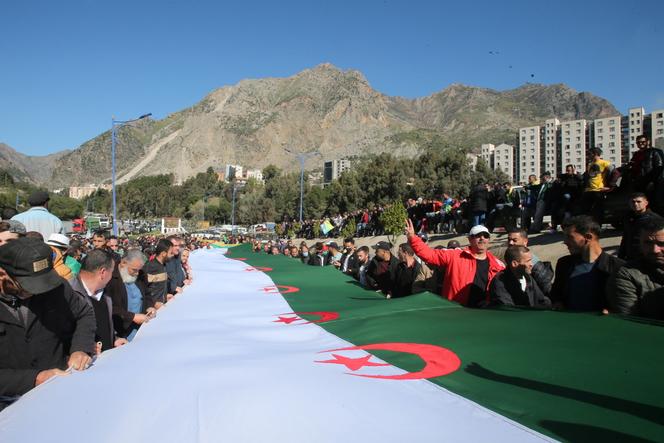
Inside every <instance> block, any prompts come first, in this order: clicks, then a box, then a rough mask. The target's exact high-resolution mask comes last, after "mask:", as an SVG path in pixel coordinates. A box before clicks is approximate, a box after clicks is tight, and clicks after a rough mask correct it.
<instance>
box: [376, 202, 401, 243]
mask: <svg viewBox="0 0 664 443" xmlns="http://www.w3.org/2000/svg"><path fill="white" fill-rule="evenodd" d="M406 218H408V213H407V212H406V208H405V207H404V205H403V203H402V202H401V201H399V200H397V201H395V202H394V203H392V204H391V205H389V206H387V207H386V208H385V210H384V211H383V213H382V214H381V216H380V222H381V223H382V224H383V226H384V227H385V232H386V233H387V235H388V238H389V239H390V242H391V243H392V244H394V243H396V239H397V237H398V236H399V235H401V234H402V233H403V231H404V227H405V225H406Z"/></svg>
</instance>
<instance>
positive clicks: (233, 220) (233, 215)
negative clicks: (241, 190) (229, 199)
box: [231, 182, 237, 232]
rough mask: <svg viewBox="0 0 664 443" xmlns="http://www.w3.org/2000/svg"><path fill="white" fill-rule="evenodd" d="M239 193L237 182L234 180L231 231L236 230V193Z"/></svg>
mask: <svg viewBox="0 0 664 443" xmlns="http://www.w3.org/2000/svg"><path fill="white" fill-rule="evenodd" d="M236 193H237V184H236V183H235V182H233V205H232V207H231V232H233V231H235V194H236Z"/></svg>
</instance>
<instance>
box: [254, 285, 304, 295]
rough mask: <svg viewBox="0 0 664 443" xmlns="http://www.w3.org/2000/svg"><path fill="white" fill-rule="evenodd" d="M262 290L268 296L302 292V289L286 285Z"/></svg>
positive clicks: (272, 286) (267, 287)
mask: <svg viewBox="0 0 664 443" xmlns="http://www.w3.org/2000/svg"><path fill="white" fill-rule="evenodd" d="M261 290H262V291H263V292H265V293H267V294H291V293H293V292H300V288H296V287H295V286H286V285H271V286H265V287H264V288H263V289H261Z"/></svg>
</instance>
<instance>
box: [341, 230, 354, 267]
mask: <svg viewBox="0 0 664 443" xmlns="http://www.w3.org/2000/svg"><path fill="white" fill-rule="evenodd" d="M356 262H357V256H356V255H355V240H353V239H352V238H350V237H349V238H346V239H344V253H343V255H342V256H341V266H340V267H339V270H340V271H341V272H343V273H348V270H349V269H353V268H354V267H355V263H356Z"/></svg>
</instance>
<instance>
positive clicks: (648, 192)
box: [253, 136, 664, 320]
mask: <svg viewBox="0 0 664 443" xmlns="http://www.w3.org/2000/svg"><path fill="white" fill-rule="evenodd" d="M637 146H638V147H639V151H638V152H637V153H635V155H634V157H633V158H632V160H631V162H630V163H629V164H628V165H626V167H623V168H621V170H616V169H615V168H612V167H611V165H610V164H609V163H608V162H606V161H604V160H602V159H601V150H600V149H598V148H592V149H590V159H589V165H588V170H587V171H586V172H585V173H584V174H578V173H576V171H574V167H573V166H568V167H567V171H566V173H565V174H564V175H562V176H561V177H559V178H558V179H556V180H552V179H551V175H550V174H548V173H545V174H544V175H543V177H542V181H541V182H540V181H538V180H537V179H536V177H532V176H531V178H530V183H529V184H528V185H526V186H525V187H524V188H523V190H522V191H519V192H518V193H517V192H516V191H515V189H514V188H513V187H512V186H511V184H509V183H506V184H504V185H496V186H494V187H493V188H492V187H489V186H488V185H486V184H479V185H478V186H477V187H476V188H475V189H474V190H473V192H472V193H471V194H470V196H469V202H468V209H467V213H468V216H469V217H470V218H471V219H472V221H471V223H470V226H471V227H470V230H469V232H468V242H469V246H468V247H466V248H460V247H459V245H458V244H448V245H447V248H443V247H436V248H435V249H432V248H430V247H429V246H427V244H426V243H427V237H428V235H427V234H428V233H430V232H431V230H432V227H433V226H436V225H437V224H438V225H440V224H443V225H445V224H449V223H453V220H454V217H455V216H454V215H452V216H449V214H450V213H452V208H454V207H460V206H461V204H460V202H458V201H455V199H451V198H450V197H449V196H448V195H444V196H443V199H442V200H440V201H435V200H434V201H431V200H425V199H418V200H413V199H411V200H408V201H407V202H406V207H407V213H408V218H407V224H406V231H405V232H406V234H407V238H408V242H407V243H403V244H400V245H398V247H397V248H396V255H395V250H394V248H393V245H391V244H389V243H387V242H384V241H383V242H378V243H377V244H375V245H374V246H373V250H374V255H373V256H372V255H371V252H372V251H371V249H370V248H368V247H367V246H363V247H361V248H355V241H354V239H353V238H350V237H349V238H346V239H345V240H344V242H343V245H342V246H340V245H338V244H337V243H336V242H334V241H329V242H326V243H324V242H317V243H315V244H313V245H307V243H306V241H303V242H302V243H300V244H299V245H295V244H293V242H292V240H281V241H279V242H267V243H261V242H258V241H255V242H254V244H253V246H254V250H255V251H256V252H266V253H270V254H275V255H276V254H283V255H286V256H290V257H292V258H293V259H298V260H301V261H302V262H303V263H305V264H307V265H311V266H334V267H336V268H337V269H339V270H340V271H341V272H343V273H345V274H347V275H350V276H352V277H353V278H355V279H356V280H357V281H358V282H359V283H360V285H361V286H363V287H365V288H367V289H371V290H375V291H378V292H381V293H383V294H384V295H385V296H386V297H387V298H392V297H402V296H406V295H410V294H413V293H416V292H420V291H423V290H429V291H431V292H435V293H440V294H441V295H442V296H443V297H445V298H447V299H449V300H453V301H456V302H459V303H461V304H462V305H464V306H469V307H476V308H480V307H491V306H501V305H507V306H520V307H532V308H544V309H566V310H573V311H597V312H603V313H611V312H613V313H618V314H630V315H636V316H643V317H649V318H654V319H660V320H664V277H663V276H664V218H662V217H661V216H660V214H661V213H662V208H664V206H663V205H662V202H663V200H662V194H663V193H664V191H663V190H662V189H664V188H663V186H662V185H663V184H664V182H663V180H664V153H663V152H662V151H660V150H658V149H655V148H652V147H651V146H650V145H649V140H648V139H647V137H645V136H639V137H637ZM617 177H621V178H622V184H621V187H623V188H624V189H626V190H628V192H623V193H621V194H617V195H619V196H620V198H621V201H620V205H621V206H622V208H621V214H623V216H622V219H621V220H620V223H619V224H620V225H622V226H623V227H624V229H623V236H622V240H621V243H620V247H619V249H618V251H617V254H616V255H613V254H609V253H607V252H606V251H604V250H603V249H602V247H601V245H600V242H599V237H600V233H601V223H602V220H603V211H604V208H603V207H602V206H603V204H604V201H605V199H606V193H608V192H611V191H612V190H614V189H615V188H616V186H617V184H616V181H617ZM491 200H493V202H494V203H493V206H491V205H488V204H487V203H488V202H489V201H491ZM651 208H652V209H651ZM515 210H518V212H517V211H515ZM501 212H506V213H507V214H508V215H509V217H508V218H510V219H511V220H512V222H511V223H505V224H504V226H505V230H506V233H507V241H506V243H505V244H504V245H503V247H504V248H505V252H504V256H503V257H500V258H499V257H496V256H495V255H494V254H493V253H492V252H491V251H490V250H489V245H490V238H491V234H492V232H491V231H492V229H491V228H492V226H493V225H492V223H491V220H492V219H493V220H495V219H497V218H498V217H500V216H502V217H504V218H505V217H507V216H506V215H505V214H500V213H501ZM496 213H499V214H498V215H497V214H496ZM545 214H551V226H550V227H549V228H550V229H551V230H556V228H557V227H559V226H560V227H561V228H562V230H563V233H564V240H563V241H564V243H565V245H566V246H567V248H568V250H569V253H570V254H569V255H568V256H564V257H561V258H560V259H559V260H558V261H557V263H555V267H554V266H553V265H552V263H549V262H544V261H541V260H540V259H539V258H538V257H537V256H536V255H535V254H533V252H532V251H531V250H530V249H529V248H528V236H529V234H530V233H532V232H540V231H541V230H542V228H543V217H544V215H545ZM355 216H357V214H355ZM518 219H520V220H518ZM517 222H519V223H518V224H520V226H517ZM340 223H343V220H341V221H340ZM336 224H337V222H336V221H335V225H336Z"/></svg>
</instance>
